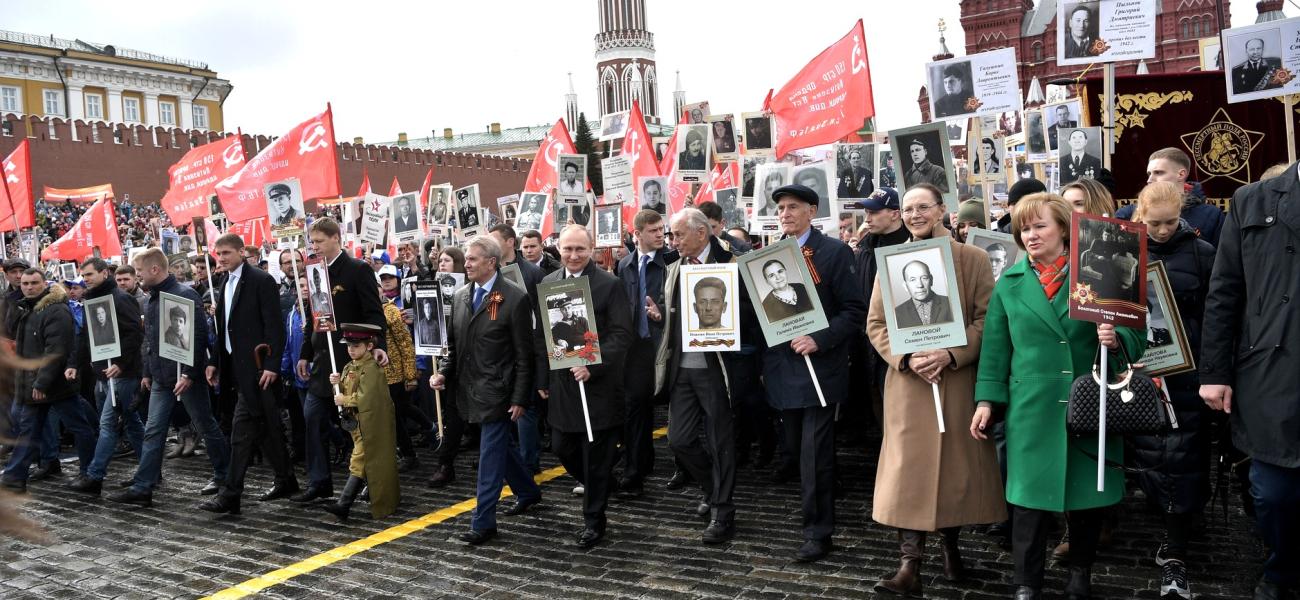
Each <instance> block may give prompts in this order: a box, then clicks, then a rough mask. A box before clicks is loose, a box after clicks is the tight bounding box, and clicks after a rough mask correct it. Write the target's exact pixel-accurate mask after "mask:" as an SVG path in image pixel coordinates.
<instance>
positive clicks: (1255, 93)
mask: <svg viewBox="0 0 1300 600" xmlns="http://www.w3.org/2000/svg"><path fill="white" fill-rule="evenodd" d="M1222 39H1223V47H1222V49H1223V74H1224V78H1225V79H1226V80H1227V83H1228V102H1230V103H1232V102H1245V101H1247V100H1259V99H1260V98H1273V97H1275V96H1285V95H1287V94H1294V93H1296V92H1298V91H1300V80H1298V79H1296V73H1298V72H1300V18H1294V19H1283V20H1281V21H1269V22H1267V23H1259V24H1256V25H1248V26H1246V27H1233V28H1232V29H1228V30H1226V31H1224V32H1223V38H1222Z"/></svg>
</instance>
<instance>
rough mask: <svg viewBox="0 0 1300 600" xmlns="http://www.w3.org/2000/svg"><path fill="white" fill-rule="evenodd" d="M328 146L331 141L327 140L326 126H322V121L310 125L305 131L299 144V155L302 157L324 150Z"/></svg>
mask: <svg viewBox="0 0 1300 600" xmlns="http://www.w3.org/2000/svg"><path fill="white" fill-rule="evenodd" d="M327 145H329V141H328V140H326V139H325V126H324V125H321V124H320V121H317V122H315V123H312V124H311V125H308V126H307V129H306V130H305V131H303V133H302V140H300V141H299V142H298V155H299V156H301V155H303V154H306V153H308V152H312V151H314V150H318V149H320V148H324V147H325V146H327Z"/></svg>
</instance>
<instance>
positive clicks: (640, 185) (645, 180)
mask: <svg viewBox="0 0 1300 600" xmlns="http://www.w3.org/2000/svg"><path fill="white" fill-rule="evenodd" d="M637 190H638V193H639V196H638V197H637V200H638V202H639V203H640V206H641V208H648V209H650V210H653V211H655V212H657V213H659V214H661V215H663V216H664V217H667V216H668V202H667V201H666V198H667V197H668V196H667V190H668V177H667V176H658V177H642V178H641V179H640V180H639V181H638V182H637Z"/></svg>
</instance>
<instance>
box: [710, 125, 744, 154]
mask: <svg viewBox="0 0 1300 600" xmlns="http://www.w3.org/2000/svg"><path fill="white" fill-rule="evenodd" d="M705 121H708V123H709V135H710V137H712V139H711V140H710V143H711V144H712V145H713V153H714V155H715V156H716V157H717V159H718V160H720V161H726V160H736V157H737V156H738V155H739V154H738V153H739V148H740V144H739V143H738V142H737V138H736V124H735V117H734V116H733V115H709V116H708V117H706V118H705Z"/></svg>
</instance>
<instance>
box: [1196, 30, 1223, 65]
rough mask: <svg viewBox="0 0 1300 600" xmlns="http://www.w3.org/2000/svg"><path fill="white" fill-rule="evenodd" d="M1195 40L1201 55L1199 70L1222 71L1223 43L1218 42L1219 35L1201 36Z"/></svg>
mask: <svg viewBox="0 0 1300 600" xmlns="http://www.w3.org/2000/svg"><path fill="white" fill-rule="evenodd" d="M1196 42H1197V46H1199V48H1198V50H1199V51H1200V56H1201V70H1202V71H1222V70H1223V45H1222V44H1221V43H1220V40H1219V36H1217V35H1216V36H1214V37H1208V38H1201V39H1199V40H1196Z"/></svg>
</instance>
